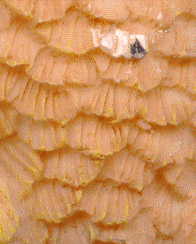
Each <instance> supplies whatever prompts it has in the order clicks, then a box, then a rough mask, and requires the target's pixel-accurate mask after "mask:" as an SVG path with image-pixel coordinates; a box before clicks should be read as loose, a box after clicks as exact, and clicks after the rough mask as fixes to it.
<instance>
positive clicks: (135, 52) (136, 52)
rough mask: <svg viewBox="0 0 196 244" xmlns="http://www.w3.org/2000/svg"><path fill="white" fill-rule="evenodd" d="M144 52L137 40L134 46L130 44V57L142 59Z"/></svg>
mask: <svg viewBox="0 0 196 244" xmlns="http://www.w3.org/2000/svg"><path fill="white" fill-rule="evenodd" d="M146 53H147V52H146V50H145V49H144V48H143V47H142V45H141V44H140V42H139V41H138V39H137V38H136V40H135V42H134V44H131V55H132V56H133V57H134V58H138V59H139V58H143V57H144V56H145V55H146Z"/></svg>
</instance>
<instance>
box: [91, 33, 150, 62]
mask: <svg viewBox="0 0 196 244" xmlns="http://www.w3.org/2000/svg"><path fill="white" fill-rule="evenodd" d="M91 32H92V37H93V43H94V46H95V47H100V48H101V49H102V50H103V51H104V52H106V53H108V54H110V55H112V56H113V57H116V58H119V57H125V58H128V59H130V58H133V55H132V54H131V51H130V46H131V45H133V44H134V43H135V41H136V39H137V40H138V41H139V42H140V44H141V45H142V47H143V48H144V49H145V50H146V51H147V49H148V45H147V38H146V36H145V35H142V34H130V33H129V32H127V31H122V30H120V29H116V28H115V29H112V30H110V31H109V32H103V33H102V32H101V30H100V29H92V30H91Z"/></svg>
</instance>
